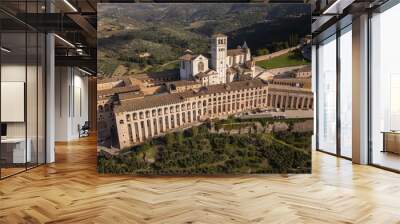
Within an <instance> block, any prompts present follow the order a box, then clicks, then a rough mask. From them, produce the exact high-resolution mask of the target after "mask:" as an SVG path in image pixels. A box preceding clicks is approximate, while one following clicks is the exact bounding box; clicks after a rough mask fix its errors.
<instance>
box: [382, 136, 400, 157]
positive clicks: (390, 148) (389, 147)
mask: <svg viewBox="0 0 400 224" xmlns="http://www.w3.org/2000/svg"><path fill="white" fill-rule="evenodd" d="M381 133H382V134H383V150H382V152H392V153H396V154H400V131H383V132H381Z"/></svg>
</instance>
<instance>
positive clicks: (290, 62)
mask: <svg viewBox="0 0 400 224" xmlns="http://www.w3.org/2000/svg"><path fill="white" fill-rule="evenodd" d="M309 63H310V62H309V61H307V60H305V59H304V58H303V57H302V56H301V55H299V54H297V53H295V52H290V53H287V54H284V55H281V56H278V57H276V58H272V59H270V60H264V61H258V62H256V65H258V66H260V67H262V68H264V69H274V68H283V67H290V66H299V65H306V64H309Z"/></svg>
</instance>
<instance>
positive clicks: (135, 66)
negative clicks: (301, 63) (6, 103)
mask: <svg viewBox="0 0 400 224" xmlns="http://www.w3.org/2000/svg"><path fill="white" fill-rule="evenodd" d="M98 13H99V14H98V19H99V22H98V51H99V52H98V57H99V58H98V59H99V63H98V66H99V72H100V73H102V74H105V75H107V76H109V75H111V74H112V73H113V71H114V70H115V68H116V67H117V66H118V65H124V66H126V68H127V69H128V70H130V72H131V73H140V72H146V71H157V70H163V69H171V68H174V67H176V66H177V63H176V61H175V60H176V59H177V58H178V57H179V56H181V55H182V53H183V52H184V51H185V50H186V49H188V48H189V49H191V50H192V51H193V52H196V53H202V54H206V55H207V54H208V53H209V50H210V46H209V37H210V36H211V35H212V34H213V33H216V32H219V33H225V34H227V35H228V37H229V39H228V43H229V47H230V48H235V47H236V46H237V45H239V44H240V45H241V44H242V43H243V41H246V42H247V44H248V46H249V47H250V48H251V49H252V52H253V53H256V52H257V51H258V50H259V49H268V50H269V51H270V52H271V51H275V50H280V49H281V48H284V47H285V46H287V45H292V44H295V43H294V42H295V41H296V40H298V39H300V38H301V37H304V36H305V35H307V34H309V33H310V23H311V11H310V8H309V6H308V5H306V4H304V5H303V4H221V3H218V4H196V5H194V4H99V7H98ZM293 40H295V41H293ZM143 53H148V55H147V56H146V57H145V58H142V57H139V55H141V54H143Z"/></svg>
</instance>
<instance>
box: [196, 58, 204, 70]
mask: <svg viewBox="0 0 400 224" xmlns="http://www.w3.org/2000/svg"><path fill="white" fill-rule="evenodd" d="M197 67H198V70H199V72H203V71H204V63H203V62H202V61H201V62H199V64H197Z"/></svg>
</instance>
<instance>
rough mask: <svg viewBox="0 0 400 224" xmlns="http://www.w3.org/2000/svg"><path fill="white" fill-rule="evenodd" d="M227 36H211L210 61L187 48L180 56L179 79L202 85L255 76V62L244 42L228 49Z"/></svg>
mask: <svg viewBox="0 0 400 224" xmlns="http://www.w3.org/2000/svg"><path fill="white" fill-rule="evenodd" d="M227 40H228V38H227V36H226V35H224V34H215V35H213V36H212V38H211V61H210V62H209V60H208V58H207V57H205V56H204V55H201V54H193V52H192V51H190V50H187V51H186V52H185V53H186V54H185V55H183V56H182V57H180V60H181V64H180V79H181V80H196V81H198V82H200V83H201V84H202V85H203V86H209V85H216V84H224V83H230V82H233V81H237V80H241V78H240V76H249V77H251V78H254V76H255V62H254V61H253V60H252V58H251V52H250V48H248V46H247V44H246V42H245V43H244V44H243V46H238V48H237V49H230V50H228V47H227Z"/></svg>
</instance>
